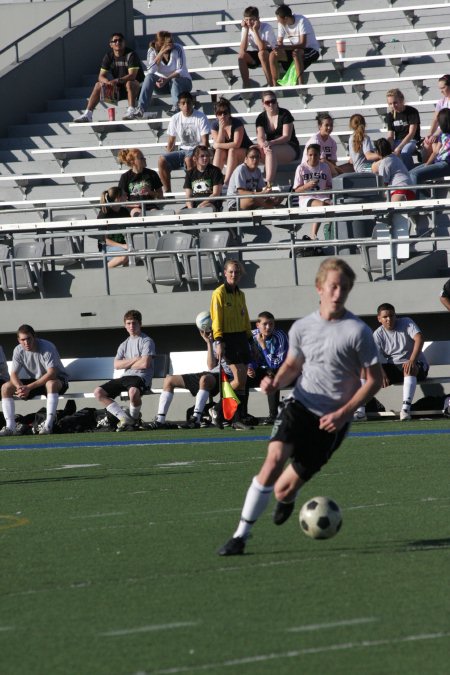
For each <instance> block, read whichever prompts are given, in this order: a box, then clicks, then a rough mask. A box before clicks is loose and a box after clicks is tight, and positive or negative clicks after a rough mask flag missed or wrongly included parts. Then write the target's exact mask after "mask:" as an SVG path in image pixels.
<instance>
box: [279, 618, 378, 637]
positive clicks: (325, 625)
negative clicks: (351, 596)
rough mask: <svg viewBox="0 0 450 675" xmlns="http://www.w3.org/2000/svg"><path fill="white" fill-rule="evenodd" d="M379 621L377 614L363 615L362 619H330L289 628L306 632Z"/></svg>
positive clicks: (297, 631)
mask: <svg viewBox="0 0 450 675" xmlns="http://www.w3.org/2000/svg"><path fill="white" fill-rule="evenodd" d="M373 621H378V619H377V618H376V617H375V616H368V617H362V618H361V619H346V620H343V621H330V622H329V623H310V624H308V625H305V626H293V627H292V628H287V629H286V630H287V632H288V633H304V632H307V631H315V630H323V629H324V628H339V627H340V626H358V625H360V624H362V623H372V622H373Z"/></svg>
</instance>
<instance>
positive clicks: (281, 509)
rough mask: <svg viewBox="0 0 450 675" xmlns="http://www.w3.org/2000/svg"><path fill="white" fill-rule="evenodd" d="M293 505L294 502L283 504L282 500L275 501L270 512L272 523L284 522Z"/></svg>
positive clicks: (281, 523)
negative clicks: (274, 505)
mask: <svg viewBox="0 0 450 675" xmlns="http://www.w3.org/2000/svg"><path fill="white" fill-rule="evenodd" d="M294 507H295V502H289V503H288V504H285V503H284V502H277V505H276V507H275V509H274V512H273V514H272V520H273V522H274V525H283V523H285V522H286V521H287V519H288V518H289V517H290V515H291V513H292V511H293V510H294Z"/></svg>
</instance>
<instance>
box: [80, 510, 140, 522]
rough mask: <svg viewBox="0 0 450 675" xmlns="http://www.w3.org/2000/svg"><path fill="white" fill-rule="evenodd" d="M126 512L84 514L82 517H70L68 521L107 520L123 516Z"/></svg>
mask: <svg viewBox="0 0 450 675" xmlns="http://www.w3.org/2000/svg"><path fill="white" fill-rule="evenodd" d="M126 514H127V512H126V511H111V512H110V513H86V514H85V515H83V516H70V517H69V520H80V519H83V518H109V517H111V516H125V515H126Z"/></svg>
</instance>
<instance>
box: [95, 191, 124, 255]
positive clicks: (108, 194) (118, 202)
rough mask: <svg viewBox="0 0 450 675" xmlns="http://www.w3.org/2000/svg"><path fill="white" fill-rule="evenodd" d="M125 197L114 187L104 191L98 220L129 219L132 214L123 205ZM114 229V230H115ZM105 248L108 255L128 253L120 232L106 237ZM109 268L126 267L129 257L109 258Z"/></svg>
mask: <svg viewBox="0 0 450 675" xmlns="http://www.w3.org/2000/svg"><path fill="white" fill-rule="evenodd" d="M123 200H124V195H123V193H122V192H121V191H120V189H119V188H118V187H117V186H115V185H114V186H113V187H110V188H108V189H107V190H104V192H102V194H101V195H100V202H101V204H102V207H101V208H100V211H99V214H98V216H97V218H98V219H99V220H105V219H108V220H109V219H111V218H129V217H130V212H129V210H128V209H127V208H126V207H125V206H124V205H123ZM113 229H114V228H113ZM104 241H105V247H106V253H118V252H120V251H122V252H123V251H127V250H128V246H127V244H126V241H125V237H124V236H123V234H121V233H120V232H118V233H112V234H106V235H105V240H104ZM107 260H108V267H119V265H123V266H124V267H125V266H126V265H128V256H126V255H117V256H112V257H111V258H107Z"/></svg>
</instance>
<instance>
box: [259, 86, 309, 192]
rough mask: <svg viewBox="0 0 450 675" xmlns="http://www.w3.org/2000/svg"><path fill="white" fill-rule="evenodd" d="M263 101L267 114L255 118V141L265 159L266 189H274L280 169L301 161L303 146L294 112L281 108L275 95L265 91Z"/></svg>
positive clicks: (262, 95)
mask: <svg viewBox="0 0 450 675" xmlns="http://www.w3.org/2000/svg"><path fill="white" fill-rule="evenodd" d="M261 100H262V102H263V105H264V112H262V113H260V114H259V115H258V117H257V118H256V122H255V124H256V137H257V142H258V145H259V147H260V150H261V155H262V157H263V158H264V165H265V174H266V183H267V187H269V188H271V187H272V184H273V181H274V180H275V176H276V174H277V169H278V165H279V164H281V165H285V164H289V163H290V162H295V161H296V160H297V159H298V158H299V157H300V144H299V142H298V138H297V136H296V135H295V129H294V118H293V117H292V114H291V112H290V111H289V110H287V109H285V108H279V107H278V101H277V97H276V96H275V94H274V93H273V91H263V93H262V94H261Z"/></svg>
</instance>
